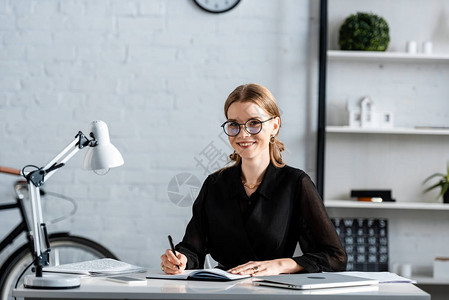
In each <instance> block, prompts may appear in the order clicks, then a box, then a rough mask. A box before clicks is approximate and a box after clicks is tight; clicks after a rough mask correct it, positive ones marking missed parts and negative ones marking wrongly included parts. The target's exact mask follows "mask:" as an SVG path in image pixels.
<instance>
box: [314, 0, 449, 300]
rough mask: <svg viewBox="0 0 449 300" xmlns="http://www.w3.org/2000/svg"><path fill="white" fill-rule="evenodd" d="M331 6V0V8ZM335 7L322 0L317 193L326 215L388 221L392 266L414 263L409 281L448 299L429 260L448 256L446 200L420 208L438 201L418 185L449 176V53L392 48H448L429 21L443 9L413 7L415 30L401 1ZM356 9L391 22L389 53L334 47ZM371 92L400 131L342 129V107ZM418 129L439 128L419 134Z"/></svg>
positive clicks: (447, 288)
mask: <svg viewBox="0 0 449 300" xmlns="http://www.w3.org/2000/svg"><path fill="white" fill-rule="evenodd" d="M331 1H335V2H332V3H330V5H328V2H331ZM339 1H340V2H338V1H337V0H321V11H320V52H319V58H320V66H319V70H320V73H319V84H318V86H319V91H318V95H319V97H318V98H319V104H318V134H317V138H318V142H317V167H316V171H317V178H316V184H317V187H318V190H319V192H320V193H321V194H322V196H323V199H325V200H324V204H325V206H326V208H327V210H328V213H329V216H330V217H333V218H348V219H351V218H353V219H355V218H374V219H379V218H384V219H387V220H388V226H389V227H388V228H389V260H390V263H392V264H394V263H398V264H410V265H412V279H414V280H416V281H417V284H418V285H422V286H423V288H424V287H426V291H428V292H429V293H431V294H432V299H438V300H439V299H446V298H447V295H448V294H449V280H444V279H435V278H433V274H432V270H433V265H432V264H433V260H434V259H435V257H438V256H449V249H447V245H448V244H449V237H448V235H447V233H446V231H447V230H446V229H447V226H448V220H449V204H444V203H435V202H422V201H432V200H433V199H434V197H433V195H432V196H429V194H426V195H423V194H421V192H422V190H423V189H424V186H423V185H422V181H423V180H424V179H425V178H426V177H427V176H429V175H430V174H432V173H434V172H438V171H442V170H444V169H445V163H446V160H447V159H448V155H449V154H448V153H449V152H448V151H449V138H448V136H449V127H448V128H446V127H445V126H449V123H448V114H447V109H446V103H447V101H446V99H447V95H448V94H449V85H447V83H446V82H447V79H448V78H449V71H448V70H449V68H448V67H449V53H448V54H441V53H433V54H421V53H418V54H409V53H405V52H395V49H403V48H405V45H406V42H407V40H411V39H413V40H416V41H418V44H421V43H422V42H423V41H425V40H430V39H435V40H433V41H432V42H433V43H434V45H438V44H440V45H441V43H444V44H446V42H444V41H442V40H441V39H440V40H438V38H439V37H437V36H435V35H432V33H433V30H434V29H433V28H434V27H435V26H436V25H435V23H434V22H433V20H431V19H429V18H426V17H424V16H429V15H438V10H442V9H443V8H444V7H446V3H444V2H443V1H442V0H432V1H430V2H432V3H430V2H429V3H427V2H424V1H420V2H419V3H414V7H420V10H421V11H422V14H421V16H420V17H418V18H417V19H415V20H414V21H415V23H414V24H419V25H417V26H419V29H420V30H419V32H418V30H414V29H413V28H411V27H412V25H410V24H405V23H404V22H403V21H404V20H408V19H410V17H411V15H413V10H412V9H408V6H409V3H408V2H407V1H405V0H402V1H393V2H389V3H386V2H382V1H371V2H363V1H362V2H360V1H356V0H353V1H348V2H345V1H343V0H339ZM435 3H437V4H435ZM343 4H344V5H343ZM328 6H330V8H329V7H328ZM328 9H329V12H328ZM357 11H372V12H374V13H376V14H379V15H381V16H383V17H385V18H386V20H387V21H389V24H390V25H391V27H390V29H392V28H394V29H395V31H394V33H395V36H394V39H392V40H391V44H390V47H389V49H388V51H386V52H370V51H340V50H334V49H337V48H338V45H337V43H338V39H337V38H336V37H337V36H336V34H338V27H337V26H339V24H341V22H343V20H344V18H345V17H347V16H348V15H349V14H352V13H354V12H357ZM399 11H400V12H401V15H398V14H397V12H399ZM328 15H329V16H328ZM328 24H330V26H329V27H330V28H328ZM401 26H402V27H401ZM390 32H391V31H390ZM328 44H329V45H330V46H328ZM392 49H393V50H392ZM419 50H420V49H419ZM434 50H437V51H444V48H443V47H437V49H434ZM365 96H369V97H372V99H373V100H374V102H375V105H376V109H379V110H382V108H384V109H385V110H388V111H392V112H393V113H394V117H395V118H394V121H395V126H397V127H395V128H353V127H349V126H341V125H343V124H348V123H347V122H348V119H347V116H346V115H347V112H346V111H344V110H345V109H346V108H347V107H348V103H350V104H354V103H355V101H357V99H362V98H363V97H365ZM327 99H329V100H327ZM326 115H327V116H328V120H326ZM416 125H424V126H427V125H429V126H435V127H417V128H414V126H416ZM439 126H443V127H439ZM440 161H441V162H440ZM325 181H326V184H324V182H325ZM325 187H326V188H325ZM351 189H391V190H392V192H393V193H394V196H395V198H396V199H397V200H398V202H383V203H373V202H361V201H360V202H359V201H355V200H348V199H350V197H349V191H350V190H351ZM435 196H436V194H435ZM330 199H332V200H330ZM335 199H338V200H335ZM340 199H346V200H340ZM420 200H421V202H418V201H420ZM427 288H428V289H427ZM442 291H443V292H442ZM441 295H443V296H441Z"/></svg>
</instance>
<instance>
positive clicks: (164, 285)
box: [13, 274, 430, 300]
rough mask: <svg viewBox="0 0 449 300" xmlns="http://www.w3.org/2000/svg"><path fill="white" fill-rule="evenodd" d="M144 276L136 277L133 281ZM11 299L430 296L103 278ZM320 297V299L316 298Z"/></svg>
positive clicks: (397, 288) (399, 290)
mask: <svg viewBox="0 0 449 300" xmlns="http://www.w3.org/2000/svg"><path fill="white" fill-rule="evenodd" d="M144 275H145V274H139V275H136V277H138V276H139V277H140V276H142V277H143V276H144ZM13 295H14V296H16V297H20V298H25V299H27V300H31V299H33V300H35V299H84V300H86V299H166V300H167V299H169V300H170V299H171V300H179V299H213V300H237V299H242V300H243V299H244V300H252V299H254V300H256V299H257V300H259V299H261V300H264V299H267V300H268V299H270V300H271V299H295V300H298V299H299V300H302V299H314V300H316V299H328V300H356V299H357V300H359V299H360V300H362V299H363V300H377V299H392V300H405V299H407V300H409V299H412V300H430V295H429V294H427V293H425V292H424V291H422V290H420V289H419V288H417V287H416V286H414V285H413V284H409V283H387V284H380V285H375V286H365V287H353V288H333V289H320V290H315V291H297V290H289V289H280V288H269V287H256V286H253V285H252V279H244V280H239V281H232V282H214V281H186V280H162V279H148V280H147V285H146V286H130V285H126V284H122V283H115V282H112V281H108V280H106V279H104V278H100V277H96V278H95V277H94V278H83V279H82V281H81V287H79V288H76V289H67V290H38V289H25V288H23V287H20V288H18V289H16V290H14V291H13ZM317 295H320V296H317Z"/></svg>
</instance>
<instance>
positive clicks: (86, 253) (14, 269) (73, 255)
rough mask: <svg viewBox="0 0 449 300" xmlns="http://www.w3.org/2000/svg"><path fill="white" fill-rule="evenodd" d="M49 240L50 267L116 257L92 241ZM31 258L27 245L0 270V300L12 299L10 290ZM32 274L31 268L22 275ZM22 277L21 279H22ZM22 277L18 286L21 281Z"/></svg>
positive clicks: (62, 236) (56, 237)
mask: <svg viewBox="0 0 449 300" xmlns="http://www.w3.org/2000/svg"><path fill="white" fill-rule="evenodd" d="M49 240H50V248H51V252H50V265H51V266H55V265H60V264H68V263H73V262H81V261H86V260H92V259H97V258H114V259H117V257H116V256H115V255H114V254H112V253H111V252H110V251H109V250H108V249H106V248H105V247H103V246H102V245H100V244H98V243H97V242H94V241H92V240H89V239H86V238H83V237H79V236H72V235H68V234H53V235H50V236H49ZM32 260H33V258H32V255H31V253H30V250H29V246H28V245H27V244H25V245H23V246H22V247H20V248H19V249H17V250H16V251H15V252H14V253H13V254H12V255H11V256H9V258H8V259H7V260H6V262H5V263H4V264H3V266H2V267H1V269H0V299H1V300H7V299H13V297H12V290H13V289H14V286H15V284H16V281H17V278H18V277H19V276H20V274H21V273H22V271H23V270H24V269H25V268H26V267H27V266H28V265H29V264H30V263H31V262H32ZM28 274H32V272H31V268H30V269H29V270H27V272H26V273H25V274H24V276H25V275H28ZM24 276H23V277H24ZM23 277H22V278H21V281H20V282H19V285H20V284H21V283H22V281H23Z"/></svg>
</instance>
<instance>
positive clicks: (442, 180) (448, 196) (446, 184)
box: [424, 162, 449, 203]
mask: <svg viewBox="0 0 449 300" xmlns="http://www.w3.org/2000/svg"><path fill="white" fill-rule="evenodd" d="M433 178H439V180H438V182H437V183H435V184H433V185H432V186H430V187H428V188H427V189H425V190H424V192H428V191H430V190H433V189H435V188H438V187H440V188H441V192H440V194H439V195H438V198H440V197H441V196H443V202H444V203H449V191H448V190H449V162H448V164H447V171H446V174H444V173H435V174H432V175H430V176H429V177H427V178H426V179H425V180H424V183H426V182H428V181H429V180H431V179H433Z"/></svg>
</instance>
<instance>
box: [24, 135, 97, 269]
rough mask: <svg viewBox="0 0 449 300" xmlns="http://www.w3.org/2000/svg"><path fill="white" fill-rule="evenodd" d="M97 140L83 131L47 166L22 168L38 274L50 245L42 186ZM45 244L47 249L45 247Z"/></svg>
mask: <svg viewBox="0 0 449 300" xmlns="http://www.w3.org/2000/svg"><path fill="white" fill-rule="evenodd" d="M95 145H96V140H95V139H92V140H89V139H88V138H87V137H86V136H85V135H84V134H83V133H82V132H81V131H79V132H78V134H77V135H76V136H75V139H74V140H73V141H72V142H71V143H70V144H69V145H68V146H67V147H65V148H64V149H63V150H62V151H61V152H60V153H59V154H58V155H56V156H55V158H53V159H52V160H51V161H50V162H49V163H48V164H47V165H46V166H45V167H42V168H39V169H37V170H34V171H31V172H29V173H26V174H25V168H23V169H22V175H23V176H24V177H25V178H26V180H27V183H28V191H29V195H30V202H31V214H32V226H31V230H32V236H33V245H34V265H35V267H36V276H37V277H42V268H43V267H44V266H46V265H48V264H49V255H48V253H49V252H50V245H49V243H48V236H47V228H46V225H45V223H44V222H43V217H42V205H41V198H40V190H39V189H40V187H41V186H43V185H44V183H45V182H46V181H47V180H48V179H49V178H50V177H51V176H52V175H53V174H54V173H55V172H56V171H57V170H59V168H61V167H63V166H64V165H65V163H66V162H67V161H68V160H69V159H70V158H72V157H73V156H74V155H75V154H76V153H77V152H78V151H79V150H80V149H82V148H84V147H86V146H95ZM43 245H45V249H43V248H44V247H43Z"/></svg>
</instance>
